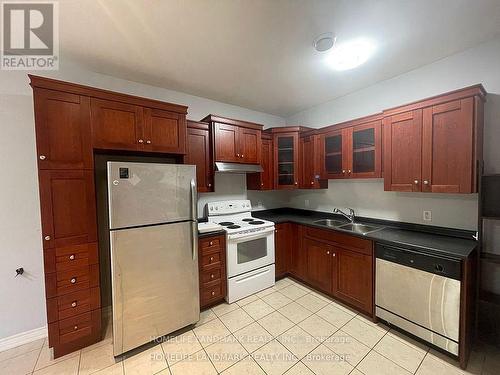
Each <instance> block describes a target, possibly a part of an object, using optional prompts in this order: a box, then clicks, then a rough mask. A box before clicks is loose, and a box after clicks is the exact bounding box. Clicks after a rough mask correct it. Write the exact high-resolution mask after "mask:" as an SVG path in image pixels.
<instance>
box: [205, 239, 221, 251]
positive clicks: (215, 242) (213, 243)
mask: <svg viewBox="0 0 500 375" xmlns="http://www.w3.org/2000/svg"><path fill="white" fill-rule="evenodd" d="M221 244H222V240H221V238H220V237H208V238H202V239H200V250H201V251H203V252H205V251H208V250H216V249H221Z"/></svg>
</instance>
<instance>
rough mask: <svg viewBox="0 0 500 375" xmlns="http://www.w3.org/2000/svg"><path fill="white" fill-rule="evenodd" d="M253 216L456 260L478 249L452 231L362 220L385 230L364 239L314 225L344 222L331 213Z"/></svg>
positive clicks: (283, 211) (288, 211) (284, 211)
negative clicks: (334, 220)
mask: <svg viewBox="0 0 500 375" xmlns="http://www.w3.org/2000/svg"><path fill="white" fill-rule="evenodd" d="M252 216H254V217H257V218H261V219H265V220H269V221H273V222H275V223H276V224H279V223H285V222H292V223H297V224H303V225H309V226H313V227H317V228H322V229H326V230H337V231H339V232H343V233H349V234H351V235H353V236H358V237H362V238H368V239H371V240H373V241H375V242H378V243H385V244H391V245H395V246H398V245H399V246H404V247H406V248H411V249H413V250H416V251H421V252H425V253H428V254H432V255H440V256H446V257H449V258H454V259H464V258H467V257H468V256H469V255H470V254H471V253H472V252H473V251H474V249H475V248H476V247H477V246H478V243H477V241H475V240H473V239H472V235H473V234H475V232H473V231H467V230H459V229H453V228H444V227H436V226H430V225H420V224H411V223H402V222H395V221H388V220H379V219H372V218H363V217H359V218H356V222H359V223H364V224H375V225H379V226H383V227H385V228H384V229H382V230H378V231H375V232H372V233H368V234H366V235H361V234H356V233H352V232H350V231H342V230H339V229H335V228H329V227H326V226H324V225H318V224H314V221H315V220H319V219H328V218H330V219H342V216H339V215H335V214H332V213H328V212H318V211H309V210H300V209H294V208H278V209H273V210H264V211H252Z"/></svg>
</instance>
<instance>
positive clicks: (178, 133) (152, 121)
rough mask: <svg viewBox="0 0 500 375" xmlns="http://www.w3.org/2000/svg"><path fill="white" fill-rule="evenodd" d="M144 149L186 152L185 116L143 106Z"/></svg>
mask: <svg viewBox="0 0 500 375" xmlns="http://www.w3.org/2000/svg"><path fill="white" fill-rule="evenodd" d="M144 125H145V128H144V144H145V147H144V149H145V150H147V151H154V152H163V153H171V154H184V153H186V116H185V115H181V114H178V113H173V112H168V111H164V110H161V109H154V108H144Z"/></svg>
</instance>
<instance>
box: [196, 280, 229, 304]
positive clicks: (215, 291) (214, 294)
mask: <svg viewBox="0 0 500 375" xmlns="http://www.w3.org/2000/svg"><path fill="white" fill-rule="evenodd" d="M221 298H224V291H223V286H222V282H220V283H216V284H214V285H212V286H210V287H203V288H202V289H201V305H205V304H207V303H210V302H211V301H213V300H217V299H221Z"/></svg>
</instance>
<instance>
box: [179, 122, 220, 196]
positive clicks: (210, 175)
mask: <svg viewBox="0 0 500 375" xmlns="http://www.w3.org/2000/svg"><path fill="white" fill-rule="evenodd" d="M184 164H192V165H196V183H197V185H198V192H200V193H207V192H212V191H214V165H213V148H212V136H211V131H210V127H209V124H207V123H204V122H196V121H188V122H187V153H186V157H185V159H184Z"/></svg>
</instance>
